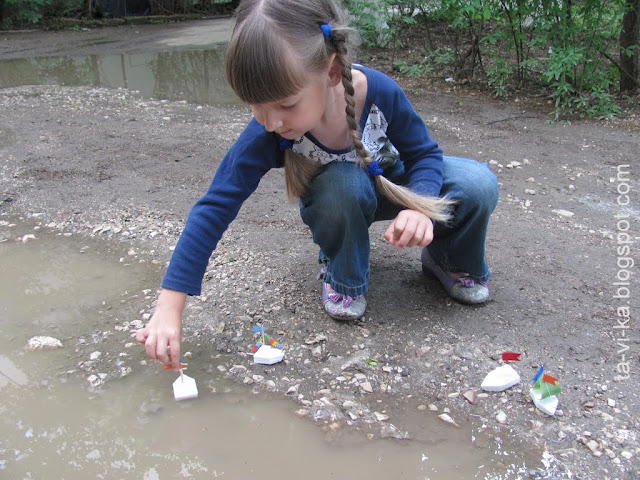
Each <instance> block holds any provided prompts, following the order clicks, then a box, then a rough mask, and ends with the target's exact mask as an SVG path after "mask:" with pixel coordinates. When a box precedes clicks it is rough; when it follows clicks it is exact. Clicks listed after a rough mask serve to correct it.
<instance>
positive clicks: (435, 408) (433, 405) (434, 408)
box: [429, 403, 438, 412]
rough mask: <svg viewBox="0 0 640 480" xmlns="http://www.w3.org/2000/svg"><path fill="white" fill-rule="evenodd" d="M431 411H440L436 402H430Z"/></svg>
mask: <svg viewBox="0 0 640 480" xmlns="http://www.w3.org/2000/svg"><path fill="white" fill-rule="evenodd" d="M429 411H430V412H437V411H438V407H436V406H435V404H433V403H430V404H429Z"/></svg>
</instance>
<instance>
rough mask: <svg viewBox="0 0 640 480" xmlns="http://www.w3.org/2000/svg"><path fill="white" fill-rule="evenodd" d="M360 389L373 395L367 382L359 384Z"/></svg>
mask: <svg viewBox="0 0 640 480" xmlns="http://www.w3.org/2000/svg"><path fill="white" fill-rule="evenodd" d="M360 388H361V389H362V391H363V392H365V393H373V387H372V386H371V382H369V381H366V382H363V383H361V384H360Z"/></svg>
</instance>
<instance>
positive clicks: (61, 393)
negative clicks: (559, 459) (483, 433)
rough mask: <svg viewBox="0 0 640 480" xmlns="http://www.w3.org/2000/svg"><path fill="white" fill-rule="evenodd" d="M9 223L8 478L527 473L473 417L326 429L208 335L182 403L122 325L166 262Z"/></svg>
mask: <svg viewBox="0 0 640 480" xmlns="http://www.w3.org/2000/svg"><path fill="white" fill-rule="evenodd" d="M3 218H5V217H0V220H1V219H3ZM4 222H5V223H4V224H2V225H3V226H0V233H2V235H0V238H4V239H6V238H7V237H9V239H8V240H7V241H5V242H3V243H0V266H1V267H2V271H3V272H4V273H3V275H2V276H1V277H0V392H1V395H0V414H1V417H2V419H1V421H0V478H11V479H21V478H64V479H86V478H106V479H112V478H125V479H129V478H131V479H145V480H152V479H169V478H203V479H205V478H206V479H209V478H218V477H225V478H231V479H248V478H261V479H283V480H286V479H297V478H305V479H309V480H312V479H325V478H367V479H370V480H376V479H389V478H397V479H401V478H406V479H430V480H437V479H516V478H526V477H525V476H524V474H523V473H522V472H524V471H525V469H524V467H523V464H524V458H525V452H526V449H525V448H523V451H522V452H520V453H517V452H516V451H514V448H515V449H516V450H517V448H518V446H517V444H516V445H515V446H513V445H512V446H505V444H503V443H502V440H499V439H498V441H491V440H487V439H485V441H478V439H477V438H476V434H474V433H473V429H472V426H471V425H463V428H461V429H455V428H453V427H451V426H449V425H446V424H444V423H443V422H441V421H439V420H437V419H435V417H434V416H432V415H431V416H430V415H427V414H425V413H424V412H418V411H417V410H415V411H410V412H405V415H404V419H403V423H405V424H407V425H411V434H412V437H413V438H414V439H413V440H409V441H397V440H368V439H366V437H364V436H363V435H362V434H359V433H356V432H351V433H349V432H346V431H345V432H342V433H341V434H340V435H338V436H333V435H331V436H327V434H326V433H325V432H324V431H323V430H322V429H321V428H320V427H319V426H317V425H315V424H314V423H313V422H312V421H310V420H307V419H303V418H299V417H297V416H296V415H295V414H294V411H295V409H296V408H297V405H296V404H295V403H294V402H293V401H292V400H290V399H280V398H278V399H274V398H270V397H267V396H265V395H261V394H260V395H258V394H254V393H251V392H250V390H249V387H245V386H241V385H237V384H234V383H229V382H228V381H227V380H225V379H222V378H217V377H216V376H215V375H214V374H211V373H206V372H207V371H208V372H210V371H212V370H213V371H217V370H216V369H215V368H212V367H211V365H210V363H209V362H201V361H200V360H199V358H200V357H202V358H209V357H210V355H211V352H205V351H203V350H204V348H203V347H200V350H201V351H200V352H199V353H198V354H196V353H195V352H194V357H193V358H192V359H191V360H190V361H191V363H192V365H191V366H190V368H191V369H192V370H190V371H189V372H187V373H190V374H191V375H192V376H193V377H194V378H196V380H197V381H198V385H199V389H200V395H199V397H198V398H197V399H194V400H188V401H184V402H176V401H175V400H174V399H173V396H172V392H171V383H172V382H173V380H174V379H175V378H176V374H175V373H172V372H165V371H162V370H160V369H159V368H158V366H157V365H156V364H154V365H151V364H148V365H144V363H145V362H143V361H142V362H141V360H142V359H143V358H144V356H143V354H142V349H141V348H140V347H138V346H137V345H134V344H132V343H131V338H130V335H131V331H115V333H114V326H115V325H126V324H125V323H124V322H125V321H127V320H132V319H134V318H139V313H140V311H141V309H144V308H145V305H146V304H148V303H149V298H151V297H150V295H151V296H153V295H154V292H149V291H147V290H145V289H146V288H149V285H151V286H152V287H153V286H154V285H156V284H157V282H158V281H159V278H160V274H161V272H160V270H159V269H158V268H156V267H155V266H153V265H151V264H149V263H148V262H145V263H139V262H134V261H131V259H130V258H129V257H127V253H126V248H125V247H121V246H119V245H113V244H107V243H102V242H97V241H95V240H93V239H86V238H81V237H79V236H70V237H65V236H61V235H55V234H52V233H47V232H46V231H44V230H38V231H34V232H33V233H34V234H35V236H36V239H32V240H29V241H27V242H26V243H23V242H22V241H16V238H21V237H22V235H24V233H28V232H31V230H24V228H26V227H25V226H21V225H17V226H15V227H7V226H6V223H7V222H6V220H4ZM20 228H23V232H21V233H19V234H18V233H17V229H20ZM105 332H106V333H105ZM33 335H50V336H53V337H56V338H58V339H60V340H61V341H62V342H63V348H61V349H56V350H37V351H26V350H25V348H24V346H25V344H26V342H27V340H28V339H29V338H30V337H31V336H33ZM186 347H187V348H190V349H193V350H194V351H195V350H197V348H198V347H196V346H189V345H187V346H186ZM92 351H99V352H101V353H100V356H101V357H102V358H110V359H112V360H113V361H112V363H108V362H106V363H103V364H102V365H103V366H104V368H106V370H105V373H106V376H107V379H110V381H108V382H105V383H103V384H102V385H100V386H99V387H98V388H97V389H93V388H90V387H89V383H88V382H87V377H88V375H89V373H90V372H89V371H85V370H83V369H82V368H79V367H78V365H80V362H82V361H85V362H86V360H87V357H88V354H89V352H92ZM202 363H208V364H206V365H202ZM85 366H86V363H85ZM123 369H125V370H123ZM123 371H125V372H126V373H125V374H124V376H122V377H120V374H119V372H123ZM481 444H482V445H481ZM526 454H527V455H529V459H530V460H529V465H528V466H529V467H530V468H533V467H538V466H540V463H539V458H540V455H539V452H538V453H536V452H526Z"/></svg>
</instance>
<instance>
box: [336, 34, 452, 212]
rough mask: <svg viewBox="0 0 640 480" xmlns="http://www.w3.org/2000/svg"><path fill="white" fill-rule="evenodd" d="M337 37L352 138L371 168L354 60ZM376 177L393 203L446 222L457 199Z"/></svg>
mask: <svg viewBox="0 0 640 480" xmlns="http://www.w3.org/2000/svg"><path fill="white" fill-rule="evenodd" d="M333 37H334V38H332V44H333V45H334V47H335V49H336V53H337V56H338V61H339V62H340V63H341V64H342V85H343V87H344V98H345V101H346V103H347V106H346V108H345V113H346V115H347V125H348V126H349V131H350V133H351V138H352V139H353V144H354V146H355V148H356V153H357V154H358V163H359V164H360V166H361V167H363V168H365V169H367V167H368V166H369V165H370V164H371V163H372V162H373V160H372V158H371V157H370V156H369V152H367V149H366V148H365V147H364V145H363V144H362V138H361V136H360V129H359V128H358V124H357V123H356V110H355V103H356V102H355V90H354V88H353V78H352V75H351V62H350V61H349V60H348V57H347V47H346V42H345V40H344V39H342V38H338V36H337V35H334V36H333ZM373 178H374V181H375V184H376V187H377V189H378V191H380V193H382V195H384V196H385V197H386V198H388V199H389V200H391V201H392V202H393V203H396V204H399V205H403V206H405V207H407V208H409V209H411V210H417V211H418V212H421V213H423V214H425V215H426V216H427V217H429V218H430V219H432V220H436V221H440V222H446V221H447V220H448V219H449V216H450V215H449V210H450V207H451V206H452V205H453V203H454V202H453V201H451V200H449V199H447V198H436V197H427V196H424V195H419V194H417V193H414V192H412V191H411V190H409V189H408V188H406V187H403V186H401V185H396V184H395V183H393V182H392V181H390V180H388V179H387V178H385V177H383V176H382V175H375V176H374V177H373Z"/></svg>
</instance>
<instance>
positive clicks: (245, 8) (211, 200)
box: [137, 0, 498, 367]
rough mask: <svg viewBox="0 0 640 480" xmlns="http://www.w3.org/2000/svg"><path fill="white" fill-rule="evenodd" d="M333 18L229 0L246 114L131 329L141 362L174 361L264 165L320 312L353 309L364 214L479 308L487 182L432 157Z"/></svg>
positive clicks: (311, 9) (234, 69)
mask: <svg viewBox="0 0 640 480" xmlns="http://www.w3.org/2000/svg"><path fill="white" fill-rule="evenodd" d="M343 15H344V14H343V12H342V11H341V10H340V9H339V7H338V6H337V5H336V4H335V3H334V0H305V1H303V2H301V1H299V0H243V1H242V2H241V4H240V6H239V8H238V10H237V23H236V26H235V28H234V31H233V34H232V37H231V40H230V43H229V47H228V50H227V56H226V69H227V79H228V81H229V83H230V85H231V86H232V88H233V89H234V91H235V92H236V94H237V95H238V96H239V97H240V99H242V100H243V101H244V102H246V103H247V104H248V105H249V106H250V107H251V110H252V112H253V116H254V118H253V119H252V120H251V121H250V123H249V125H248V126H247V127H246V129H245V130H244V132H243V133H242V134H241V135H240V137H239V138H238V140H237V141H236V143H235V144H234V145H233V146H232V148H231V149H230V150H229V152H228V153H227V155H226V156H225V158H224V159H223V161H222V163H221V165H220V167H219V168H218V171H217V172H216V175H215V177H214V179H213V182H212V184H211V186H210V188H209V190H208V192H207V193H206V194H205V195H204V196H203V197H202V199H200V200H199V201H198V202H197V203H196V205H195V206H194V207H193V209H192V211H191V213H190V215H189V218H188V220H187V223H186V225H185V228H184V231H183V232H182V235H181V237H180V239H179V241H178V244H177V245H176V249H175V251H174V253H173V256H172V258H171V262H170V264H169V267H168V270H167V272H166V275H165V278H164V280H163V283H162V287H163V290H162V291H161V293H160V296H159V298H158V303H157V307H156V311H155V313H154V315H153V317H152V318H151V320H150V321H149V324H148V325H147V326H146V327H145V328H144V329H141V330H139V331H138V332H137V340H138V341H139V342H141V343H144V344H145V347H146V351H147V355H148V356H149V357H150V358H157V359H159V360H161V361H162V362H164V363H168V362H169V361H171V363H172V364H173V366H174V367H178V364H179V359H180V339H181V332H182V311H183V308H184V305H185V299H186V297H187V295H199V294H200V289H201V282H202V278H203V276H204V273H205V269H206V267H207V264H208V260H209V257H210V256H211V253H212V251H213V250H214V249H215V247H216V245H217V243H218V241H219V240H220V238H221V236H222V234H223V232H224V231H225V230H226V228H227V227H228V225H229V224H230V222H231V221H232V220H233V219H234V218H235V216H236V214H237V213H238V211H239V209H240V207H241V205H242V203H243V202H244V200H246V199H247V197H249V195H250V194H251V193H252V192H253V191H254V190H255V189H256V188H257V186H258V183H259V181H260V179H261V178H262V177H263V176H264V175H265V174H266V173H267V171H269V170H270V169H271V168H276V167H281V166H284V169H285V180H286V186H287V192H288V194H289V196H290V197H294V198H298V199H299V205H300V212H301V216H302V219H303V221H304V222H305V223H306V224H307V225H308V226H309V228H310V230H311V233H312V235H313V240H314V242H315V243H316V244H317V245H318V246H319V247H320V255H319V259H320V262H321V263H322V264H323V269H322V279H323V281H322V302H323V306H324V309H325V311H326V312H327V313H328V314H329V316H331V317H333V318H335V319H339V320H350V319H357V318H359V317H361V316H362V315H363V314H364V311H365V308H366V301H365V298H364V294H365V292H366V291H367V289H368V278H369V234H368V228H369V226H370V225H371V223H372V222H374V221H376V220H391V223H390V224H389V227H388V229H387V230H386V232H385V234H384V237H385V238H386V240H387V241H389V243H391V244H392V245H395V246H396V247H397V248H404V247H412V246H419V247H422V248H423V250H422V267H423V270H424V271H425V272H428V273H432V274H434V275H436V276H437V277H438V279H439V280H440V282H441V283H442V285H443V286H444V288H445V290H446V291H447V293H448V294H449V295H450V296H452V297H453V298H455V299H456V300H459V301H461V302H464V303H482V302H486V301H487V300H488V298H489V290H488V289H487V285H486V281H487V280H488V278H489V269H488V267H487V264H486V262H485V259H484V245H485V237H486V231H487V225H488V222H489V216H490V214H491V212H492V211H493V209H494V207H495V205H496V203H497V199H498V191H497V182H496V178H495V176H494V175H493V174H492V173H491V172H490V170H489V169H488V168H487V167H486V165H483V164H479V163H476V162H474V161H471V160H466V159H461V158H452V157H444V158H443V155H442V151H441V150H440V149H439V148H438V145H437V143H436V142H434V141H433V140H432V139H431V138H430V136H429V134H428V132H427V129H426V126H425V124H424V122H423V121H422V119H421V118H420V116H419V115H418V114H417V113H416V111H415V110H414V109H413V107H412V106H411V104H410V103H409V101H408V99H407V97H406V96H405V94H404V92H403V91H402V90H401V89H400V87H399V86H398V85H397V84H396V83H395V82H394V81H393V80H391V79H390V78H389V77H387V76H386V75H384V74H382V73H380V72H378V71H376V70H373V69H371V68H367V67H364V66H360V65H353V64H352V63H351V60H350V59H349V57H348V49H347V46H348V45H347V39H348V38H347V33H348V31H347V29H346V26H345V21H344V16H343ZM434 222H438V223H435V226H434ZM427 246H428V248H427ZM167 347H169V348H167ZM167 350H169V353H168V352H167Z"/></svg>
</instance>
